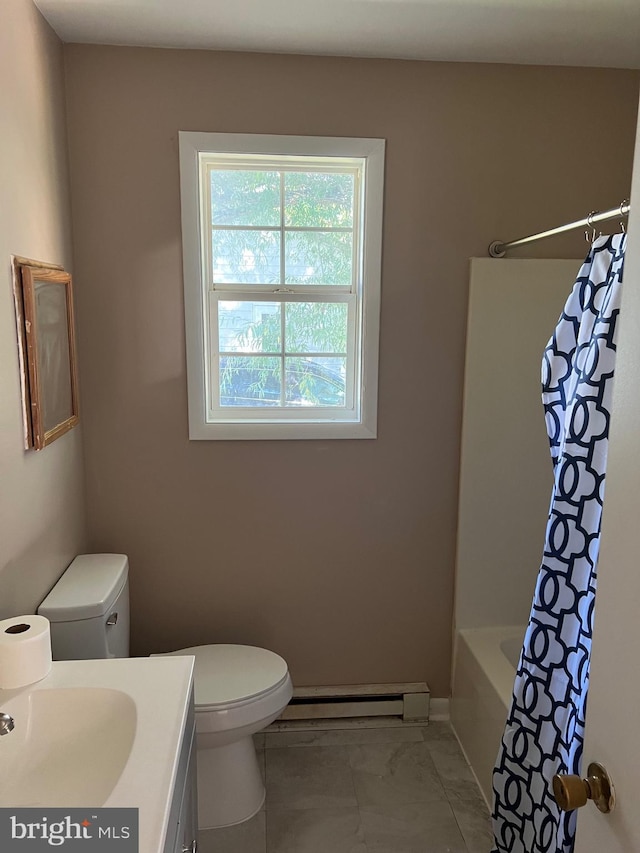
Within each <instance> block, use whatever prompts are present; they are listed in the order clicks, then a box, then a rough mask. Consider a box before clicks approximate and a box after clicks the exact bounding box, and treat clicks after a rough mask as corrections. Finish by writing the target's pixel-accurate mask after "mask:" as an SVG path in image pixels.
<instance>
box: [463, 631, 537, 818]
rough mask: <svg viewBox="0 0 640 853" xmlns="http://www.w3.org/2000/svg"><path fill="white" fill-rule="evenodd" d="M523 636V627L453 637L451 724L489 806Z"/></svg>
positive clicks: (465, 632)
mask: <svg viewBox="0 0 640 853" xmlns="http://www.w3.org/2000/svg"><path fill="white" fill-rule="evenodd" d="M524 631H525V629H524V627H523V626H516V627H507V628H467V629H464V630H460V631H458V633H457V635H456V641H455V651H454V669H453V690H452V696H451V724H452V726H453V728H454V729H455V732H456V734H457V735H458V738H459V740H460V743H461V744H462V748H463V749H464V751H465V753H466V755H467V758H468V759H469V762H470V764H471V767H472V769H473V771H474V773H475V774H476V777H477V779H478V782H479V783H480V787H481V788H482V792H483V794H484V796H485V799H486V800H487V803H488V804H489V805H490V804H491V798H492V790H491V774H492V771H493V766H494V764H495V760H496V757H497V755H498V747H499V745H500V738H501V737H502V732H503V730H504V724H505V720H506V718H507V711H508V709H509V705H510V704H511V693H512V690H513V680H514V677H515V671H516V666H517V663H518V658H519V656H520V649H521V647H522V639H523V637H524Z"/></svg>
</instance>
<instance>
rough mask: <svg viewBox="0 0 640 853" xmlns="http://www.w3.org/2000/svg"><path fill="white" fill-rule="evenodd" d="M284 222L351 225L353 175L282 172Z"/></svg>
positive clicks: (297, 224) (287, 223) (303, 224)
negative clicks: (283, 173)
mask: <svg viewBox="0 0 640 853" xmlns="http://www.w3.org/2000/svg"><path fill="white" fill-rule="evenodd" d="M284 208H285V214H284V215H285V225H294V226H296V227H306V228H352V227H353V175H340V174H331V173H327V172H285V176H284Z"/></svg>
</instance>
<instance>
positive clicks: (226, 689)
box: [170, 643, 289, 711]
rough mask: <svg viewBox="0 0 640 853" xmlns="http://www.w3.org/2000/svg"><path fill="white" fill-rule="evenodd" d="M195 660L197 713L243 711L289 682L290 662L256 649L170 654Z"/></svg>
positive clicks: (222, 648)
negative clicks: (243, 707) (245, 706)
mask: <svg viewBox="0 0 640 853" xmlns="http://www.w3.org/2000/svg"><path fill="white" fill-rule="evenodd" d="M170 654H172V655H193V656H194V657H195V668H194V686H195V706H196V711H220V710H230V709H232V708H240V707H242V706H243V705H247V704H252V703H255V702H256V701H258V700H260V699H262V698H266V697H267V696H268V695H269V694H271V693H274V692H279V689H280V688H281V687H282V686H283V685H285V684H286V683H288V682H289V671H288V668H287V664H286V661H285V660H283V658H281V657H280V655H277V654H275V652H270V651H268V650H267V649H261V648H257V647H256V646H239V645H232V644H226V643H222V644H215V645H207V646H191V647H189V648H186V649H178V650H177V651H173V652H170Z"/></svg>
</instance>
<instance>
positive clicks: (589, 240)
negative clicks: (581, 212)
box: [584, 210, 600, 246]
mask: <svg viewBox="0 0 640 853" xmlns="http://www.w3.org/2000/svg"><path fill="white" fill-rule="evenodd" d="M596 213H598V211H597V210H592V211H591V213H590V214H589V215H588V216H587V225H588V226H589V228H591V236H589V232H588V231H585V232H584V239H585V240H586V241H587V243H589V245H590V246H593V244H594V243H595V241H596V239H597V238H598V237H599V236H600V235H599V234H596V229H595V228H594V227H593V217H594V216H595V215H596Z"/></svg>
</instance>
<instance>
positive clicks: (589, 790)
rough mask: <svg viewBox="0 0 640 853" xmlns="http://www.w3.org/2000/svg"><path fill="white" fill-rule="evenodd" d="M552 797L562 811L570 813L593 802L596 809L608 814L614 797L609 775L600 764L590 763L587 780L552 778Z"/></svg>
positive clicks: (566, 777)
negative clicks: (589, 801)
mask: <svg viewBox="0 0 640 853" xmlns="http://www.w3.org/2000/svg"><path fill="white" fill-rule="evenodd" d="M553 795H554V797H555V798H556V803H557V804H558V805H559V806H560V808H561V809H562V811H564V812H570V811H573V809H579V808H580V806H584V804H585V803H586V802H587V800H593V802H594V804H595V806H596V808H598V809H599V810H600V811H601V812H604V813H605V814H608V813H609V812H610V811H613V807H614V804H615V795H614V791H613V785H612V784H611V779H610V778H609V774H608V773H607V771H606V770H605V769H604V767H603V766H602V765H601V764H597V763H596V762H595V761H594V762H592V763H591V764H590V765H589V767H588V768H587V778H586V779H581V778H580V777H579V776H564V775H557V776H554V777H553Z"/></svg>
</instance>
